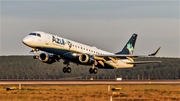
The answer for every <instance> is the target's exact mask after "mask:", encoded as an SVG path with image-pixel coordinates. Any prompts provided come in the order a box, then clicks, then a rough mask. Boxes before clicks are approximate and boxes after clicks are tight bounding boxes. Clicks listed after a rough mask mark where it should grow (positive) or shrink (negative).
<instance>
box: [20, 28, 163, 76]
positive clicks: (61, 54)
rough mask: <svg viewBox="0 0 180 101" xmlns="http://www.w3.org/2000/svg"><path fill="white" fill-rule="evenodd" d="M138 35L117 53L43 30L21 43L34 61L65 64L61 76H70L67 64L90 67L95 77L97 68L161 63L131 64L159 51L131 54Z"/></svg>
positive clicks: (29, 35) (30, 35) (117, 67)
mask: <svg viewBox="0 0 180 101" xmlns="http://www.w3.org/2000/svg"><path fill="white" fill-rule="evenodd" d="M137 36H138V35H137V34H133V35H132V36H131V38H130V39H129V41H128V42H127V43H126V45H125V46H124V48H123V49H122V51H120V52H117V53H111V52H107V51H104V50H102V49H99V48H96V47H95V46H88V45H85V44H82V43H78V42H76V41H72V40H69V39H66V38H63V37H59V36H57V35H53V34H49V33H46V32H42V31H33V32H31V33H30V34H28V35H27V36H26V37H24V39H23V40H22V42H23V43H24V44H25V45H27V46H28V47H31V48H32V50H31V52H33V53H35V55H34V56H33V58H34V59H39V60H40V61H42V62H44V63H47V64H52V63H54V62H59V61H60V59H62V60H63V61H64V62H63V63H64V64H65V65H66V66H65V67H64V68H63V72H64V73H71V67H69V63H70V62H72V63H75V64H77V65H89V66H92V67H91V68H90V69H89V73H91V74H93V73H94V74H97V72H98V68H99V69H119V68H132V67H135V66H136V65H138V64H148V63H160V62H161V61H134V59H136V58H138V57H151V56H155V55H156V54H157V53H158V51H159V50H160V48H161V47H159V48H158V49H157V51H156V52H154V53H152V54H148V55H133V52H134V48H135V43H136V39H137Z"/></svg>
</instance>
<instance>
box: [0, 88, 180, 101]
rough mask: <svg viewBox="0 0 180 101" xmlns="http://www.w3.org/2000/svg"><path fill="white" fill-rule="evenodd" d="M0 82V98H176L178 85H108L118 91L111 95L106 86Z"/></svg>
mask: <svg viewBox="0 0 180 101" xmlns="http://www.w3.org/2000/svg"><path fill="white" fill-rule="evenodd" d="M11 86H13V87H14V86H15V87H17V88H18V85H0V101H109V100H110V96H112V99H113V101H180V85H110V86H111V88H114V87H118V88H119V87H120V88H121V91H120V92H119V93H116V94H112V91H110V92H108V85H32V86H31V85H22V90H11V91H6V88H7V87H11Z"/></svg>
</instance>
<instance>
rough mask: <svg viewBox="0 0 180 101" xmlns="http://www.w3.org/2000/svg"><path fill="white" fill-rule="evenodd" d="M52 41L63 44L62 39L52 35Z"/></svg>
mask: <svg viewBox="0 0 180 101" xmlns="http://www.w3.org/2000/svg"><path fill="white" fill-rule="evenodd" d="M52 42H54V43H57V44H59V45H65V42H64V39H62V38H59V37H55V36H52Z"/></svg>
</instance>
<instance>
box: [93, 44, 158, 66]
mask: <svg viewBox="0 0 180 101" xmlns="http://www.w3.org/2000/svg"><path fill="white" fill-rule="evenodd" d="M160 48H161V47H159V48H158V49H157V50H156V52H154V53H152V54H148V55H124V54H122V55H121V54H103V55H95V56H94V59H95V60H97V61H99V63H100V62H101V63H100V64H103V63H102V62H105V61H107V60H112V61H113V62H114V63H116V59H117V58H119V59H128V60H130V61H131V62H127V64H148V63H160V62H161V61H136V62H134V60H133V59H134V58H138V57H152V56H155V55H156V54H157V53H158V51H159V50H160Z"/></svg>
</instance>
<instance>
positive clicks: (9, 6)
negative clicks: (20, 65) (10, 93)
mask: <svg viewBox="0 0 180 101" xmlns="http://www.w3.org/2000/svg"><path fill="white" fill-rule="evenodd" d="M179 12H180V2H179V1H178V0H158V1H156V0H144V1H141V0H140V1H138V0H131V1H130V0H128V1H127V0H124V1H123V0H119V1H118V0H116V1H108V0H106V1H99V0H98V1H96V0H93V1H87V0H84V1H76V0H73V1H69V0H67V1H60V0H52V1H50V0H37V1H35V0H18V1H17V0H1V1H0V25H1V26H0V55H29V51H30V50H31V48H29V47H27V46H25V45H24V44H23V43H22V39H23V38H24V37H25V36H26V35H28V34H29V33H30V32H32V31H44V32H47V33H51V34H55V35H58V36H61V37H64V38H67V39H71V40H74V41H77V42H81V43H84V44H87V45H90V46H96V47H98V48H100V49H103V50H106V51H109V52H114V53H115V52H119V51H121V49H122V48H123V47H124V45H125V44H126V42H127V41H128V40H129V38H130V37H131V35H132V34H133V33H136V34H138V39H137V41H136V46H135V51H134V54H149V53H152V52H154V51H156V49H157V48H158V47H159V46H161V47H162V48H161V50H160V51H159V53H158V55H157V56H158V57H180V41H179V39H180V25H179V24H180V18H179V15H180V14H179Z"/></svg>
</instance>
